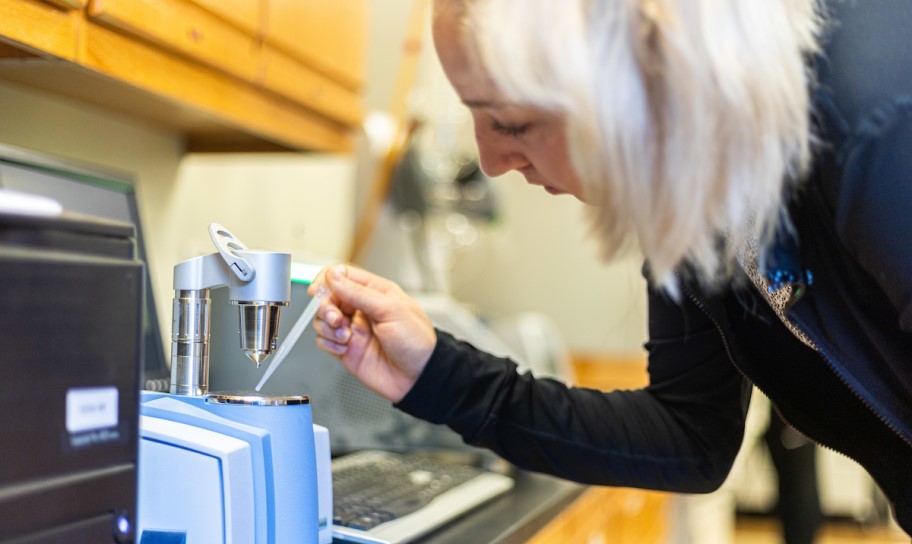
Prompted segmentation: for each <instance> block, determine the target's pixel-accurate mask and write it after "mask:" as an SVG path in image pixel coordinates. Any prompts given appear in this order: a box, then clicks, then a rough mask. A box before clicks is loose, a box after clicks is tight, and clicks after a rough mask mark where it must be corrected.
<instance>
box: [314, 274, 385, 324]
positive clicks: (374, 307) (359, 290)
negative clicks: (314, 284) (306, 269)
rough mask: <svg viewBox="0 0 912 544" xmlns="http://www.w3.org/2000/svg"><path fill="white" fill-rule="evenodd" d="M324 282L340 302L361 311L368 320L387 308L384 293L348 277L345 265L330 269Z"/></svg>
mask: <svg viewBox="0 0 912 544" xmlns="http://www.w3.org/2000/svg"><path fill="white" fill-rule="evenodd" d="M326 281H327V285H328V286H329V288H330V290H331V291H332V293H333V294H334V295H335V296H336V298H338V299H339V301H340V302H342V303H343V304H346V305H348V306H351V307H352V308H355V309H357V310H361V311H362V312H364V313H365V314H367V316H368V317H370V318H374V317H375V316H377V315H378V313H379V312H380V311H382V310H383V309H384V308H388V307H389V304H388V303H387V302H386V301H385V300H384V299H385V295H384V293H382V292H381V291H378V290H376V289H373V288H372V287H370V286H369V285H365V284H364V283H360V282H358V281H355V280H354V279H352V278H351V277H349V271H348V267H346V266H345V265H341V264H338V265H335V266H333V267H332V268H330V269H329V271H328V273H327V274H326Z"/></svg>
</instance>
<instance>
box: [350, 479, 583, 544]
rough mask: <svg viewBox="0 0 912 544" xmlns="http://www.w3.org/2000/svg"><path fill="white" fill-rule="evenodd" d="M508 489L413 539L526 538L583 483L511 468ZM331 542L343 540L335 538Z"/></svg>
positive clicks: (479, 542) (455, 543)
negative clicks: (511, 486) (515, 470)
mask: <svg viewBox="0 0 912 544" xmlns="http://www.w3.org/2000/svg"><path fill="white" fill-rule="evenodd" d="M511 476H512V477H513V478H514V479H515V480H516V485H515V486H514V487H513V489H511V490H510V491H509V492H507V493H505V494H503V495H501V496H499V497H497V498H495V499H493V500H491V501H490V502H487V503H485V504H483V505H481V506H480V507H479V508H477V509H475V510H473V511H471V512H468V513H467V514H466V515H464V516H462V517H461V518H459V519H457V520H455V521H453V522H451V523H449V524H447V525H445V526H443V527H441V528H440V529H438V530H436V531H434V532H432V533H429V534H428V535H426V536H425V537H424V538H421V539H419V540H418V541H416V542H417V543H420V544H465V543H467V542H471V543H472V544H494V543H497V544H513V543H522V542H526V541H527V540H529V538H531V537H532V536H533V535H534V534H535V533H536V532H538V531H539V530H540V529H541V528H542V527H544V526H545V525H547V524H548V522H549V521H551V520H552V519H554V517H555V516H557V515H558V514H559V513H560V512H561V511H562V510H563V509H564V508H566V507H567V506H569V505H570V503H571V502H573V500H574V499H576V498H577V497H578V496H580V495H581V494H582V492H583V491H584V490H585V489H586V486H583V485H580V484H576V483H572V482H567V481H564V480H559V479H557V478H552V477H550V476H544V475H541V474H533V473H529V472H514V473H513V474H511ZM333 543H334V544H346V541H345V540H340V539H334V540H333Z"/></svg>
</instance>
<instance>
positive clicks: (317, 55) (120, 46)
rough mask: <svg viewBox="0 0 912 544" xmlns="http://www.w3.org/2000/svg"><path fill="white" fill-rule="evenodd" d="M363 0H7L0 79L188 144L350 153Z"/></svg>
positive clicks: (1, 0)
mask: <svg viewBox="0 0 912 544" xmlns="http://www.w3.org/2000/svg"><path fill="white" fill-rule="evenodd" d="M366 10H367V2H366V0H332V1H330V0H321V1H316V0H44V1H39V0H0V61H2V62H0V80H3V79H5V80H9V81H13V82H16V83H20V84H24V85H27V86H32V87H36V88H40V89H43V90H48V91H51V92H54V93H59V94H62V95H65V96H69V97H73V98H77V99H79V100H83V101H86V102H89V103H92V104H94V105H97V106H100V107H102V108H105V109H107V110H111V111H117V112H124V113H127V114H129V115H133V116H135V117H138V118H141V119H145V120H148V121H152V122H154V123H156V124H160V125H164V126H166V127H170V128H174V129H177V130H179V131H180V132H181V133H182V134H184V135H185V136H186V139H187V147H188V149H191V150H264V149H294V150H319V151H348V150H351V149H352V146H353V136H354V134H355V131H356V129H357V127H358V126H359V124H360V122H361V117H362V105H361V89H362V85H363V78H362V73H363V70H364V44H365V38H366V36H365V34H366Z"/></svg>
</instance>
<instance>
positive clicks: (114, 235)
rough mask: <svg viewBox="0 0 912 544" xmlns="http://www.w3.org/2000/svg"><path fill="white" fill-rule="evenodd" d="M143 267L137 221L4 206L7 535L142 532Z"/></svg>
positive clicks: (80, 538)
mask: <svg viewBox="0 0 912 544" xmlns="http://www.w3.org/2000/svg"><path fill="white" fill-rule="evenodd" d="M143 274H144V270H143V266H142V264H141V262H140V261H139V260H138V259H137V257H136V244H135V234H134V228H133V226H132V225H129V224H126V223H117V222H111V221H104V220H98V219H92V218H88V217H82V216H72V215H67V214H63V215H57V216H45V217H42V216H30V215H23V214H22V213H21V212H9V211H7V212H2V211H0V543H2V544H8V543H25V542H28V543H30V544H32V543H44V544H47V543H52V542H53V543H57V542H60V543H63V542H66V543H92V544H95V543H104V542H132V541H133V540H134V539H135V525H136V463H137V427H138V394H139V389H140V387H139V381H140V359H141V353H142V313H141V312H142V297H143V285H144V284H143Z"/></svg>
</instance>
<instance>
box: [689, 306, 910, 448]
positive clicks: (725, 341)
mask: <svg viewBox="0 0 912 544" xmlns="http://www.w3.org/2000/svg"><path fill="white" fill-rule="evenodd" d="M684 292H686V293H687V298H689V299H690V301H691V302H693V303H694V304H695V305H696V306H697V308H699V309H700V311H701V312H703V315H705V316H706V317H707V318H708V319H709V320H710V322H712V324H713V326H715V327H716V331H717V332H718V333H719V337H720V338H721V339H722V346H723V347H724V348H725V353H726V354H727V355H728V360H729V361H731V364H732V366H733V367H735V370H737V371H738V373H739V374H741V376H742V377H743V378H744V379H745V380H747V381H748V382H750V383H751V385H752V386H753V387H756V388H757V390H758V391H760V392H761V393H763V394H764V395H766V397H767V398H769V395H768V394H767V393H766V391H764V390H763V388H762V387H760V386H758V385H757V384H755V383H754V381H753V380H752V379H750V377H749V376H748V375H747V374H746V373H745V372H744V370H742V369H741V367H740V366H739V365H738V363H737V361H735V357H734V356H733V355H732V352H731V349H730V348H729V345H728V338H727V337H726V335H725V331H723V330H722V326H721V325H719V322H718V321H717V320H716V318H715V317H713V315H712V313H711V312H710V311H709V310H708V309H707V308H706V305H704V304H703V302H702V301H701V300H700V299H699V298H697V297H696V295H694V294H693V293H691V292H690V291H689V290H687V289H686V288H684ZM802 331H803V329H802ZM815 345H816V344H815ZM818 350H819V348H818ZM818 352H819V353H821V355H822V356H823V358H824V360H825V361H826V362H827V365H828V366H829V367H830V369H831V370H832V371H833V372H834V373H835V374H836V375H837V376H838V377H839V379H840V381H842V382H843V383H844V384H845V386H846V387H848V389H849V391H851V392H852V394H853V395H855V396H856V397H858V398H859V399H860V400H861V401H862V403H863V404H864V405H865V406H867V407H868V409H869V410H871V411H872V412H873V413H874V415H875V416H877V418H878V419H880V420H881V421H883V422H884V424H886V425H887V428H889V429H890V430H892V431H893V432H894V433H896V434H897V435H899V437H900V438H901V439H902V440H903V441H904V442H905V443H906V444H909V445H910V446H912V443H910V442H909V441H908V440H906V439H905V437H904V436H903V435H902V434H901V433H900V432H899V431H898V430H897V429H896V428H895V427H894V426H893V425H891V424H890V422H889V421H887V420H886V419H885V418H884V417H883V416H881V415H880V413H879V412H877V410H875V409H874V407H873V406H871V405H870V404H869V403H868V402H867V401H866V400H865V399H864V398H862V397H861V396H860V395H859V394H858V392H857V391H855V390H854V389H853V388H852V387H851V386H850V385H849V384H848V383H846V382H845V379H844V378H843V377H842V375H841V374H840V373H839V372H837V371H836V370H835V369H834V368H833V366H832V362H831V361H830V360H829V358H828V357H827V356H826V355H824V354H823V352H822V351H818ZM770 405H771V406H772V408H773V410H774V411H775V412H776V414H777V415H778V416H779V417H780V418H782V421H785V422H786V423H788V425H789V426H790V427H791V428H792V429H795V431H796V432H798V433H799V434H800V435H802V436H804V437H805V438H807V439H809V440H811V441H812V442H814V443H815V444H817V445H819V446H821V447H823V448H825V449H828V450H830V451H836V452H838V453H839V454H840V455H843V456H845V457H846V458H848V459H851V460H852V461H854V462H856V463H858V464H859V465H861V462H860V461H859V460H858V459H856V458H855V457H853V456H851V455H849V454H847V453H845V452H842V451H839V450H836V449H834V448H831V447H829V446H827V445H825V444H822V443H821V442H820V440H817V439H816V438H814V437H813V436H810V435H808V434H806V433H805V432H804V431H799V430H798V429H797V428H796V427H795V426H794V425H792V423H791V422H789V420H788V418H787V417H785V416H784V415H783V414H782V412H781V411H780V410H779V407H778V406H776V404H775V403H773V402H770Z"/></svg>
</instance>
